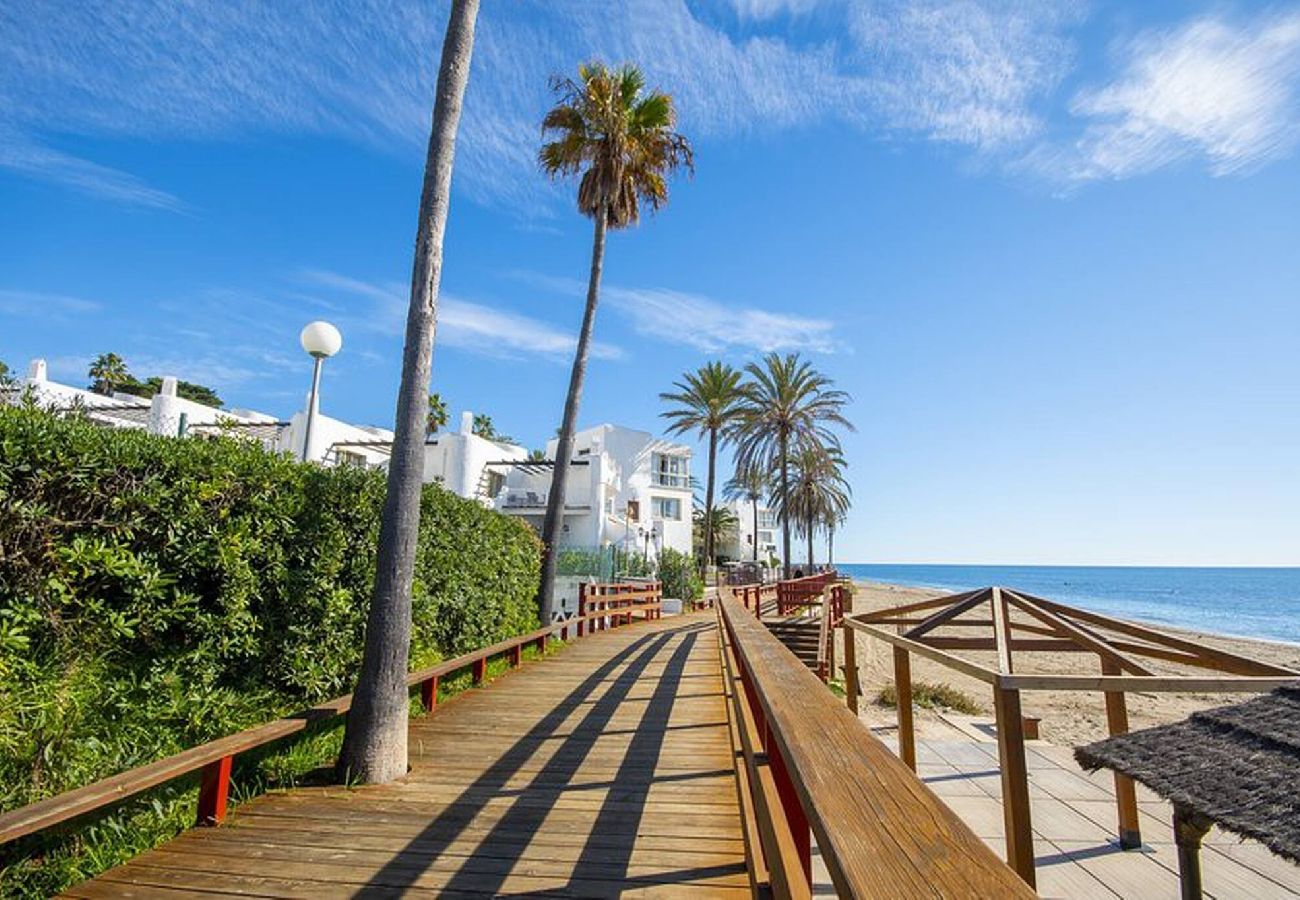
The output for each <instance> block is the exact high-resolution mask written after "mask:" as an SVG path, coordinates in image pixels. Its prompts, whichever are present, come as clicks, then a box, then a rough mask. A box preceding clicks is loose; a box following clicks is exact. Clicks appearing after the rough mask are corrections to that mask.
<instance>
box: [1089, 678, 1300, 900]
mask: <svg viewBox="0 0 1300 900" xmlns="http://www.w3.org/2000/svg"><path fill="white" fill-rule="evenodd" d="M1074 755H1075V759H1077V760H1078V761H1079V764H1080V765H1081V766H1083V767H1084V768H1085V769H1090V770H1094V771H1095V770H1097V769H1100V768H1108V769H1112V770H1114V771H1115V772H1117V773H1122V774H1123V775H1125V776H1126V777H1129V778H1133V779H1136V780H1137V781H1140V782H1142V783H1143V784H1145V785H1146V786H1147V787H1149V788H1151V790H1153V791H1155V792H1156V793H1157V794H1159V795H1160V796H1162V797H1164V798H1165V799H1166V800H1168V801H1170V802H1171V803H1172V804H1173V806H1174V842H1175V843H1176V845H1177V847H1178V869H1179V874H1180V876H1181V878H1182V895H1183V897H1184V898H1196V897H1200V896H1201V864H1200V849H1201V839H1202V838H1203V837H1204V836H1205V833H1206V832H1207V831H1208V830H1209V828H1210V825H1211V824H1217V825H1219V826H1220V827H1222V828H1224V829H1226V830H1227V831H1231V832H1233V833H1235V834H1239V835H1242V836H1243V837H1248V838H1252V839H1254V840H1257V841H1259V842H1260V843H1262V844H1264V845H1265V846H1266V847H1268V848H1269V849H1270V850H1272V851H1273V852H1274V853H1276V854H1277V855H1278V856H1282V857H1284V858H1286V859H1289V860H1291V862H1294V863H1300V689H1296V688H1278V689H1277V690H1275V691H1273V692H1272V693H1270V694H1267V695H1265V696H1263V697H1256V698H1254V699H1251V700H1247V701H1246V702H1245V703H1237V704H1234V705H1232V706H1222V707H1219V708H1218V709H1210V710H1205V711H1203V712H1197V713H1193V714H1192V715H1191V717H1190V718H1188V719H1186V720H1185V721H1182V722H1177V723H1174V724H1172V725H1160V726H1158V727H1156V728H1147V729H1144V730H1142V731H1135V732H1133V733H1132V734H1124V735H1118V736H1115V737H1111V738H1107V739H1106V740H1103V741H1098V742H1097V743H1095V744H1089V745H1088V746H1086V747H1079V748H1078V749H1076V750H1075V751H1074Z"/></svg>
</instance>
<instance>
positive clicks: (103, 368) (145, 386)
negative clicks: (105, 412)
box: [86, 353, 223, 407]
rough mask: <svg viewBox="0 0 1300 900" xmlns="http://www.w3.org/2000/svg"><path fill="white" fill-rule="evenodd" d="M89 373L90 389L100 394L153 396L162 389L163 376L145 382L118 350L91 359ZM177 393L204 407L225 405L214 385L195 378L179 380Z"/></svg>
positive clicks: (147, 379) (156, 376)
mask: <svg viewBox="0 0 1300 900" xmlns="http://www.w3.org/2000/svg"><path fill="white" fill-rule="evenodd" d="M86 374H87V375H88V376H89V377H90V389H91V390H92V391H94V392H95V393H97V394H112V393H113V392H115V391H117V392H120V393H123V394H133V395H135V396H137V397H152V396H153V395H154V394H156V393H158V392H159V391H161V390H162V376H160V375H154V376H152V377H150V378H146V379H145V380H144V381H141V380H140V379H138V378H136V377H135V376H134V375H132V374H131V371H130V369H128V368H127V365H126V361H125V360H124V359H122V357H120V356H118V355H117V354H116V353H101V354H99V356H97V357H95V359H94V361H93V362H91V364H90V368H89V370H87V372H86ZM176 396H178V397H182V398H184V399H186V400H193V401H194V402H195V403H202V404H204V405H205V406H216V407H220V406H222V405H223V404H222V400H221V398H220V397H219V396H217V392H216V391H214V390H213V389H212V388H210V387H207V386H206V385H202V384H195V383H194V382H192V381H179V380H178V381H177V382H176Z"/></svg>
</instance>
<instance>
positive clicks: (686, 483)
mask: <svg viewBox="0 0 1300 900" xmlns="http://www.w3.org/2000/svg"><path fill="white" fill-rule="evenodd" d="M650 483H651V484H653V485H654V486H655V487H666V488H675V489H677V490H681V491H689V490H690V489H691V477H690V476H689V475H675V474H672V473H670V472H654V473H651V475H650Z"/></svg>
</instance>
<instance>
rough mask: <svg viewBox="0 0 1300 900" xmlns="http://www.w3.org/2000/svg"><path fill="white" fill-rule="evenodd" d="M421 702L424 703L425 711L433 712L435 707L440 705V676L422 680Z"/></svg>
mask: <svg viewBox="0 0 1300 900" xmlns="http://www.w3.org/2000/svg"><path fill="white" fill-rule="evenodd" d="M420 703H422V704H423V705H424V711H425V712H427V713H431V712H433V708H434V707H435V706H437V705H438V676H437V675H435V676H433V677H432V678H426V679H424V681H421V682H420Z"/></svg>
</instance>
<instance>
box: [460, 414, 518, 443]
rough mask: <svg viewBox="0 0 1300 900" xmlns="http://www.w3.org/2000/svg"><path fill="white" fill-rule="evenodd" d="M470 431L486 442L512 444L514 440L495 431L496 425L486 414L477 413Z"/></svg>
mask: <svg viewBox="0 0 1300 900" xmlns="http://www.w3.org/2000/svg"><path fill="white" fill-rule="evenodd" d="M470 430H471V431H473V432H474V434H477V435H478V436H479V437H481V438H483V439H484V440H487V441H497V442H498V443H502V444H513V443H514V442H515V439H514V438H512V437H511V436H510V435H508V434H502V433H501V432H499V431H497V427H496V425H494V424H493V422H492V417H491V416H489V415H488V414H487V413H479V414H477V415H476V416H474V424H473V426H472V427H471V429H470Z"/></svg>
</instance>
